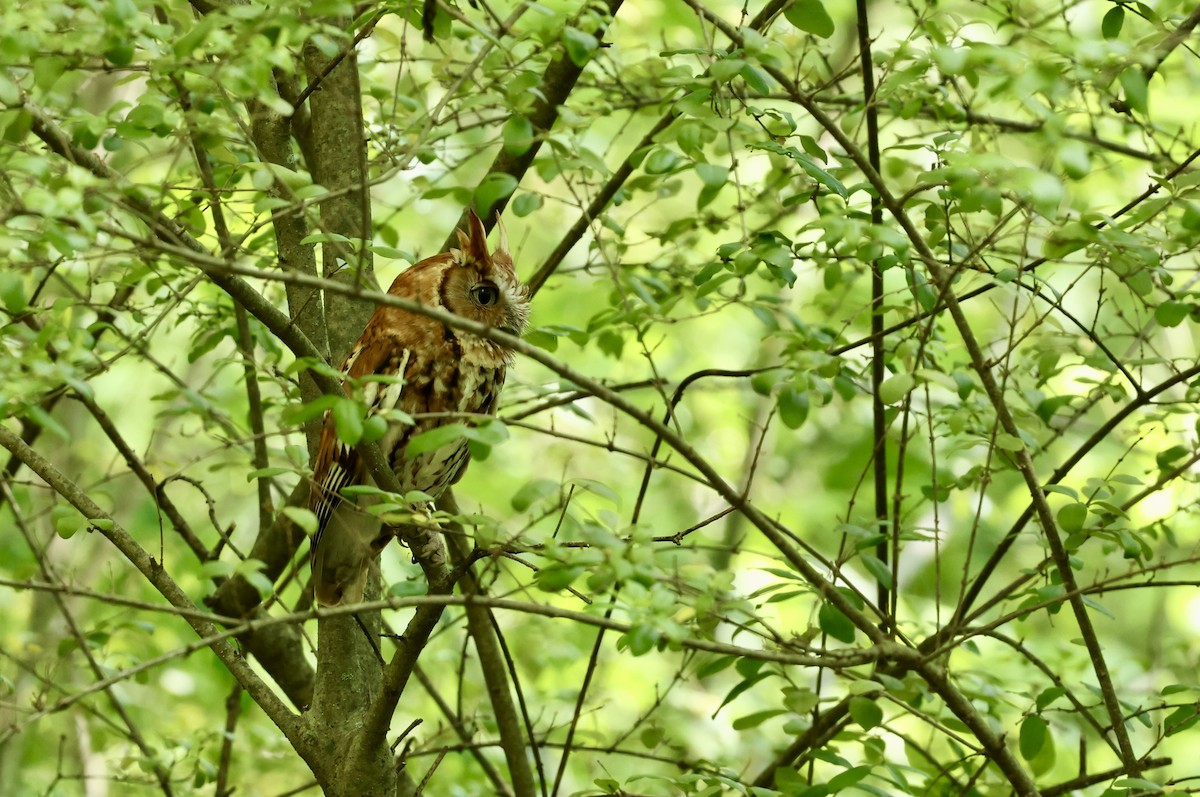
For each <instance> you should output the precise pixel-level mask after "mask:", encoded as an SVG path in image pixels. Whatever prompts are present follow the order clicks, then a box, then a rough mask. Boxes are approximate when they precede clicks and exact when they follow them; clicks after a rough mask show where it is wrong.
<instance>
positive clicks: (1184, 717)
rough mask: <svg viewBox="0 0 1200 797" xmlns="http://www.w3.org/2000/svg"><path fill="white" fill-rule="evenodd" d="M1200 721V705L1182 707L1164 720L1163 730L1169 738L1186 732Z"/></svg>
mask: <svg viewBox="0 0 1200 797" xmlns="http://www.w3.org/2000/svg"><path fill="white" fill-rule="evenodd" d="M1197 721H1200V705H1197V704H1195V703H1193V704H1192V705H1190V706H1180V707H1179V708H1177V709H1175V710H1174V711H1173V712H1171V714H1170V715H1168V716H1167V718H1166V719H1165V720H1163V730H1164V731H1165V732H1166V735H1167V736H1174V735H1175V734H1177V733H1181V732H1183V731H1186V730H1187V729H1188V728H1191V727H1192V726H1194V725H1195V724H1196V722H1197Z"/></svg>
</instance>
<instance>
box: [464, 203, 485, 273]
mask: <svg viewBox="0 0 1200 797" xmlns="http://www.w3.org/2000/svg"><path fill="white" fill-rule="evenodd" d="M467 225H468V226H469V227H470V228H471V240H470V243H468V244H467V245H466V251H467V256H468V257H470V258H471V259H472V260H474V261H475V262H476V263H487V262H488V260H489V259H490V258H489V257H488V246H487V230H485V229H484V228H483V222H482V221H480V219H479V216H477V215H475V211H474V210H468V211H467Z"/></svg>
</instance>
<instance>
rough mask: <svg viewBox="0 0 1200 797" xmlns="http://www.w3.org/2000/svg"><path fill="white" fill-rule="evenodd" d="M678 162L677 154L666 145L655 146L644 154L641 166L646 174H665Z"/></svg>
mask: <svg viewBox="0 0 1200 797" xmlns="http://www.w3.org/2000/svg"><path fill="white" fill-rule="evenodd" d="M678 163H679V156H678V155H676V154H675V153H674V152H672V151H671V150H669V149H667V148H666V147H655V148H654V149H653V150H651V152H650V154H649V155H647V156H646V160H644V161H642V168H643V169H644V170H645V171H646V174H666V173H667V172H669V171H671V170H673V169H674V168H675V165H676V164H678Z"/></svg>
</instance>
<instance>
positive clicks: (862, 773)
mask: <svg viewBox="0 0 1200 797" xmlns="http://www.w3.org/2000/svg"><path fill="white" fill-rule="evenodd" d="M880 719H881V720H882V719H883V714H882V712H880ZM856 721H857V720H856ZM859 724H860V725H861V724H862V723H859ZM870 774H871V767H869V766H857V767H851V768H850V769H847V770H845V771H844V772H839V773H838V774H836V775H834V776H833V777H832V778H830V779H829V783H828V784H827V785H828V786H829V791H830V792H832V793H837V792H839V791H841V790H842V789H848V788H850V787H851V786H853V785H854V784H855V783H858V782H859V781H860V780H862V779H863V778H865V777H867V776H868V775H870Z"/></svg>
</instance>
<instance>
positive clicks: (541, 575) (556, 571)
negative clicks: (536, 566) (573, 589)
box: [533, 563, 583, 592]
mask: <svg viewBox="0 0 1200 797" xmlns="http://www.w3.org/2000/svg"><path fill="white" fill-rule="evenodd" d="M582 574H583V568H582V567H580V566H578V565H565V564H561V563H556V564H552V565H550V566H549V567H543V568H542V569H541V570H539V571H538V572H537V575H536V576H534V578H533V580H534V582H535V583H536V584H537V587H538V589H540V590H543V591H545V592H561V591H562V590H564V589H566V588H567V587H569V586H571V582H572V581H574V580H575V579H577V578H579V576H580V575H582Z"/></svg>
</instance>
